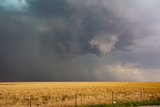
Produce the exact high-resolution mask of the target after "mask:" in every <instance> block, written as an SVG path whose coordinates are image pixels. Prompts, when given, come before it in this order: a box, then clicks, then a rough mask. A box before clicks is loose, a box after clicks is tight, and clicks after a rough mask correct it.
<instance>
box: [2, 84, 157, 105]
mask: <svg viewBox="0 0 160 107" xmlns="http://www.w3.org/2000/svg"><path fill="white" fill-rule="evenodd" d="M150 100H160V83H159V82H1V83H0V107H6V106H7V107H8V106H9V107H12V106H13V107H36V106H39V107H70V106H82V105H96V104H110V103H113V102H115V103H120V102H134V101H150Z"/></svg>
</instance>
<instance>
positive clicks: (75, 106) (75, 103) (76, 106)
mask: <svg viewBox="0 0 160 107" xmlns="http://www.w3.org/2000/svg"><path fill="white" fill-rule="evenodd" d="M75 107H77V92H76V93H75Z"/></svg>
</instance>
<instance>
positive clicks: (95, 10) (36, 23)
mask: <svg viewBox="0 0 160 107" xmlns="http://www.w3.org/2000/svg"><path fill="white" fill-rule="evenodd" d="M159 3H160V2H159V0H154V1H151V0H141V1H139V0H134V1H133V0H121V1H118V0H100V1H99V0H77V1H75V0H58V1H57V0H34V1H33V0H3V2H1V3H0V23H1V24H0V78H1V79H0V81H87V80H88V81H159V73H158V70H159V69H160V68H159V65H160V51H159V50H158V47H159V46H160V44H159V40H160V38H159V34H160V33H159V31H160V30H159V29H160V21H159V18H160V15H159V11H160V8H159ZM154 74H156V75H157V76H156V77H155V78H153V75H154Z"/></svg>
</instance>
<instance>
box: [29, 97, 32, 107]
mask: <svg viewBox="0 0 160 107" xmlns="http://www.w3.org/2000/svg"><path fill="white" fill-rule="evenodd" d="M31 100H32V96H31V95H30V98H29V107H31V106H32V101H31Z"/></svg>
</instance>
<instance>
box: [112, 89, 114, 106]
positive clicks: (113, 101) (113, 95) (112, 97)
mask: <svg viewBox="0 0 160 107" xmlns="http://www.w3.org/2000/svg"><path fill="white" fill-rule="evenodd" d="M112 104H114V91H112Z"/></svg>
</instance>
